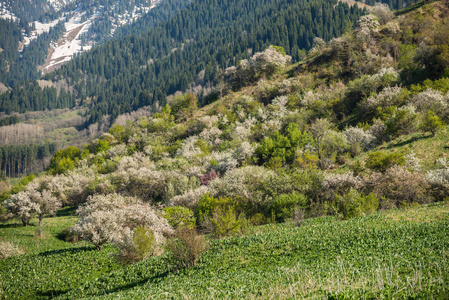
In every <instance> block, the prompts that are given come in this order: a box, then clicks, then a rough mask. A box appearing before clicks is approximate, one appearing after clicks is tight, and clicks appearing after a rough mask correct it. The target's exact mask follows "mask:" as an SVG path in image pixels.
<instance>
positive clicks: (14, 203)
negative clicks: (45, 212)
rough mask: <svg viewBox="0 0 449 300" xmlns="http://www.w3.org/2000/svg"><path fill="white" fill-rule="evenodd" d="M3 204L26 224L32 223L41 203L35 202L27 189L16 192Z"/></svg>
mask: <svg viewBox="0 0 449 300" xmlns="http://www.w3.org/2000/svg"><path fill="white" fill-rule="evenodd" d="M3 206H4V207H5V208H6V209H7V210H8V211H9V212H10V213H11V214H13V215H14V216H16V217H18V218H20V220H21V221H22V223H23V225H24V226H28V225H29V224H30V220H31V218H32V217H33V216H34V215H35V214H36V212H37V210H38V209H39V205H38V204H37V203H36V202H34V201H33V200H32V199H31V197H30V195H29V194H28V193H27V192H26V191H22V192H19V193H17V194H14V195H12V196H11V198H9V199H8V200H6V201H5V202H4V203H3Z"/></svg>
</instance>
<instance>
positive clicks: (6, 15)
mask: <svg viewBox="0 0 449 300" xmlns="http://www.w3.org/2000/svg"><path fill="white" fill-rule="evenodd" d="M0 18H1V19H6V20H13V21H18V20H19V18H17V17H16V16H15V15H14V14H13V13H12V12H10V11H9V10H8V9H7V8H6V7H5V6H4V5H1V6H0Z"/></svg>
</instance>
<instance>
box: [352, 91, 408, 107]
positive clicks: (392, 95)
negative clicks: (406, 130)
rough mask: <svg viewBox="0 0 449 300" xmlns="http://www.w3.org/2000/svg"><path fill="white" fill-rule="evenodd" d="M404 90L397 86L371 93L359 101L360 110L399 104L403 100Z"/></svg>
mask: <svg viewBox="0 0 449 300" xmlns="http://www.w3.org/2000/svg"><path fill="white" fill-rule="evenodd" d="M405 96H406V90H404V89H402V88H401V87H399V86H393V87H386V88H384V89H383V90H382V91H381V92H379V93H377V94H374V95H371V96H370V97H369V98H368V99H367V100H366V101H365V102H363V103H361V105H360V110H361V111H362V112H365V113H368V112H374V111H375V110H376V109H377V108H378V107H383V108H386V107H388V106H393V105H396V106H398V105H401V104H403V103H404V102H405Z"/></svg>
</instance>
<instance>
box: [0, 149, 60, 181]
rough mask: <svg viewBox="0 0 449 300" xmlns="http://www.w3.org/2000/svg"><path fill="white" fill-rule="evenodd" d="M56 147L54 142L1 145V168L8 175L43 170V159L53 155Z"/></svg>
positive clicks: (12, 175)
mask: <svg viewBox="0 0 449 300" xmlns="http://www.w3.org/2000/svg"><path fill="white" fill-rule="evenodd" d="M56 149H57V145H56V143H54V142H46V143H44V144H26V145H6V146H0V170H1V172H2V174H4V176H8V177H15V176H18V175H23V174H29V173H32V172H35V171H42V170H43V169H44V168H45V166H44V165H43V159H44V158H46V157H49V156H51V155H53V153H55V152H56Z"/></svg>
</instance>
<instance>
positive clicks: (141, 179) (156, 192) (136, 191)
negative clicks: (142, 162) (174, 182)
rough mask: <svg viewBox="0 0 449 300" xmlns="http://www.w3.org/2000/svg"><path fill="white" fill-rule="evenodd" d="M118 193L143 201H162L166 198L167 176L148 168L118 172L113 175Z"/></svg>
mask: <svg viewBox="0 0 449 300" xmlns="http://www.w3.org/2000/svg"><path fill="white" fill-rule="evenodd" d="M111 175H112V178H111V181H112V183H113V184H114V185H115V186H116V188H117V191H119V192H120V193H123V194H125V195H129V196H134V197H139V198H140V199H142V200H143V201H160V200H162V199H163V198H164V195H165V187H166V182H167V181H166V174H165V172H163V171H157V170H151V169H148V168H145V167H143V168H139V169H134V168H130V169H127V170H126V171H117V172H114V173H112V174H111Z"/></svg>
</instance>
